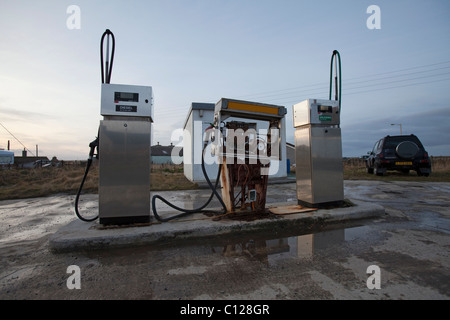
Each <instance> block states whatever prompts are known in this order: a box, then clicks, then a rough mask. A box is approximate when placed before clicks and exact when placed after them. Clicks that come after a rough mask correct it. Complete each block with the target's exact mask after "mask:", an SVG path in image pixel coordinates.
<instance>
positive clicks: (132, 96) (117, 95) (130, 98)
mask: <svg viewBox="0 0 450 320" xmlns="http://www.w3.org/2000/svg"><path fill="white" fill-rule="evenodd" d="M114 101H122V102H139V93H133V92H114Z"/></svg>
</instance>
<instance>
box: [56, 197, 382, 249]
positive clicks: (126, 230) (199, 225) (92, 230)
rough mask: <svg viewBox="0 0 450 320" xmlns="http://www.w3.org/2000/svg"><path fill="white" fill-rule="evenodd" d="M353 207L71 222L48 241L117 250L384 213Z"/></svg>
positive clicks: (307, 227) (302, 229)
mask: <svg viewBox="0 0 450 320" xmlns="http://www.w3.org/2000/svg"><path fill="white" fill-rule="evenodd" d="M350 201H351V202H352V203H353V204H354V205H353V206H350V207H346V208H335V209H320V210H317V211H310V212H305V213H295V214H288V215H276V216H274V215H271V216H270V217H268V218H262V219H257V220H253V221H239V220H230V219H220V220H218V221H214V220H212V218H206V217H205V216H204V215H203V214H194V215H192V216H189V217H186V218H184V219H180V221H173V222H165V223H155V224H150V225H148V224H147V225H142V226H127V227H114V228H100V225H99V224H98V223H97V222H90V223H87V222H83V221H81V220H78V219H77V220H74V221H72V222H70V223H69V224H67V225H66V226H63V227H62V228H61V229H59V230H58V231H57V232H56V233H54V234H53V235H52V236H51V237H50V240H49V245H50V250H51V251H52V252H54V253H62V252H71V251H86V250H96V249H106V248H120V247H131V246H141V245H152V244H160V243H164V242H170V243H172V244H173V243H175V242H178V241H179V242H180V243H181V242H183V241H186V240H188V239H201V238H208V237H217V236H222V235H233V234H246V233H252V232H267V231H270V232H273V233H275V234H276V233H278V232H279V231H283V230H284V231H285V230H288V229H289V230H295V232H297V234H301V233H306V232H311V227H312V226H315V225H318V224H319V225H320V226H324V225H331V224H336V223H345V222H347V221H355V220H359V219H368V218H374V217H380V216H382V215H384V214H385V210H384V208H383V207H382V206H380V205H377V204H372V203H366V202H362V201H357V200H351V199H350ZM294 204H295V203H289V202H283V203H271V204H268V205H267V207H268V208H271V207H277V206H287V205H294Z"/></svg>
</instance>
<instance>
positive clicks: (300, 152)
mask: <svg viewBox="0 0 450 320" xmlns="http://www.w3.org/2000/svg"><path fill="white" fill-rule="evenodd" d="M333 61H334V62H335V72H336V74H335V78H334V80H335V100H331V93H332V83H333V77H332V73H333ZM338 62H339V77H338V68H337V65H338ZM341 92H342V90H341V63H340V55H339V52H338V51H336V50H335V51H333V55H332V57H331V70H330V96H329V99H328V100H324V99H307V100H305V101H302V102H300V103H298V104H295V105H294V106H293V118H294V127H295V158H296V160H295V162H296V184H297V200H298V204H300V205H304V206H307V207H321V206H326V205H332V204H334V205H338V204H340V203H342V202H343V200H344V187H343V164H342V142H341V129H340V116H341Z"/></svg>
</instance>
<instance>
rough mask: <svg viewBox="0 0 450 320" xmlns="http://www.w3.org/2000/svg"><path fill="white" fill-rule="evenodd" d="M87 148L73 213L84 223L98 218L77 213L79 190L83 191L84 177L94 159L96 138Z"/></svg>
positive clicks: (96, 144)
mask: <svg viewBox="0 0 450 320" xmlns="http://www.w3.org/2000/svg"><path fill="white" fill-rule="evenodd" d="M89 147H90V148H91V150H90V152H89V158H88V160H87V164H86V170H85V171H84V175H83V179H82V180H81V184H80V187H79V188H78V192H77V195H76V197H75V213H76V215H77V217H78V218H79V219H80V220H82V221H85V222H91V221H94V220H96V219H97V218H98V215H97V216H95V217H93V218H85V217H83V216H82V215H81V214H80V212H79V211H78V201H79V199H80V194H81V190H83V185H84V182H85V181H86V177H87V175H88V172H89V169H90V167H91V164H92V158H93V157H94V151H95V148H98V137H97V138H96V139H95V140H94V141H92V142H91V143H90V144H89ZM97 153H98V151H97ZM97 156H98V154H97Z"/></svg>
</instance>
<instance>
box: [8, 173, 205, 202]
mask: <svg viewBox="0 0 450 320" xmlns="http://www.w3.org/2000/svg"><path fill="white" fill-rule="evenodd" d="M84 172H85V166H84V165H66V166H63V167H60V168H55V167H49V168H35V169H9V170H8V169H4V170H0V200H7V199H23V198H33V197H43V196H48V195H51V194H57V193H67V194H76V193H77V191H78V188H79V187H80V183H81V180H82V179H83V175H84ZM98 177H99V174H98V166H96V165H93V166H92V167H91V169H90V170H89V174H88V175H87V178H86V181H85V183H84V186H83V193H97V192H98ZM150 181H151V186H150V190H152V191H161V190H189V189H196V188H197V187H198V185H197V184H194V183H192V182H190V181H189V180H188V179H186V177H185V176H184V174H183V167H182V166H174V165H153V166H152V169H151V180H150Z"/></svg>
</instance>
